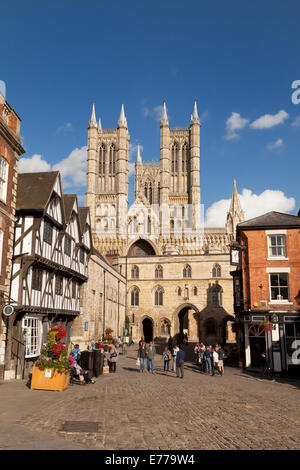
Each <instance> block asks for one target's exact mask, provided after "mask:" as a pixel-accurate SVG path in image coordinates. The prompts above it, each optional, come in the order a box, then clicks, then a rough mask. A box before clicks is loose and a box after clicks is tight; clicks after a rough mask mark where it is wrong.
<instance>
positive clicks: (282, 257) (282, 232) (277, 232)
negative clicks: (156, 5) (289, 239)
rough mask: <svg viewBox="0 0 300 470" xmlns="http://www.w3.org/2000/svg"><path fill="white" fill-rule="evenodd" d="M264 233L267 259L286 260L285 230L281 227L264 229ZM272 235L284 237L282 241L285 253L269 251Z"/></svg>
mask: <svg viewBox="0 0 300 470" xmlns="http://www.w3.org/2000/svg"><path fill="white" fill-rule="evenodd" d="M265 233H266V235H267V244H268V260H288V258H287V256H286V253H287V250H286V235H287V231H286V230H285V229H281V230H266V231H265ZM272 236H281V237H284V241H285V255H273V254H272V253H271V250H270V248H271V247H270V240H271V238H270V237H272Z"/></svg>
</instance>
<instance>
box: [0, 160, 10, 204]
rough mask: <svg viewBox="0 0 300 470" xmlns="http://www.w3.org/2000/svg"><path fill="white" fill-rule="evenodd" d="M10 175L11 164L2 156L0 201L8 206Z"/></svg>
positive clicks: (0, 163)
mask: <svg viewBox="0 0 300 470" xmlns="http://www.w3.org/2000/svg"><path fill="white" fill-rule="evenodd" d="M8 173H9V162H8V161H7V159H6V158H5V157H4V156H3V155H1V156H0V201H1V202H3V203H4V204H6V202H7V188H8Z"/></svg>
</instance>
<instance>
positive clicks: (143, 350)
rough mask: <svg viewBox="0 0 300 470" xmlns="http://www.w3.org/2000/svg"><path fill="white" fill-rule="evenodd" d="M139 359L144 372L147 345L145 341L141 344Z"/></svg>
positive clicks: (141, 369)
mask: <svg viewBox="0 0 300 470" xmlns="http://www.w3.org/2000/svg"><path fill="white" fill-rule="evenodd" d="M138 358H139V360H140V372H144V369H145V360H146V343H145V342H144V341H142V342H141V345H140V347H139V350H138Z"/></svg>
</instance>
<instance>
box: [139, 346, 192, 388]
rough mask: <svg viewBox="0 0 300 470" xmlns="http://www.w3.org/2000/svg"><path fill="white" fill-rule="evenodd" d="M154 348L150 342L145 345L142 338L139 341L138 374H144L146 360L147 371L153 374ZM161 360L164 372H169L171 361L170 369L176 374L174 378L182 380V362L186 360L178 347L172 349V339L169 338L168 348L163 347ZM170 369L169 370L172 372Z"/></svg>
mask: <svg viewBox="0 0 300 470" xmlns="http://www.w3.org/2000/svg"><path fill="white" fill-rule="evenodd" d="M155 353H156V351H155V347H154V345H153V343H152V341H150V343H149V344H146V342H145V341H144V339H143V338H141V340H140V341H139V349H138V359H137V364H138V365H139V366H140V372H142V373H143V372H144V370H145V364H146V360H147V370H148V372H150V370H151V372H152V374H154V372H155V369H154V356H155ZM162 355H163V360H164V371H165V372H168V371H170V362H171V361H173V364H172V369H173V371H174V372H176V376H177V377H180V378H182V379H183V377H184V361H185V358H186V354H185V352H184V351H183V350H182V349H181V348H180V347H179V346H178V345H175V347H174V348H173V344H172V338H171V337H170V338H169V341H168V346H166V347H165V349H164V351H163V354H162ZM172 369H171V370H172Z"/></svg>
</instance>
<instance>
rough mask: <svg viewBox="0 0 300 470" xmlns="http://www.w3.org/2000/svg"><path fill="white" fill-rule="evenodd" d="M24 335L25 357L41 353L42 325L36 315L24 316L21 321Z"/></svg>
mask: <svg viewBox="0 0 300 470" xmlns="http://www.w3.org/2000/svg"><path fill="white" fill-rule="evenodd" d="M22 328H23V332H24V337H25V358H31V357H37V356H39V355H40V354H41V346H42V336H43V325H42V320H41V319H40V318H39V317H36V316H27V315H26V316H25V317H24V318H23V321H22Z"/></svg>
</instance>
